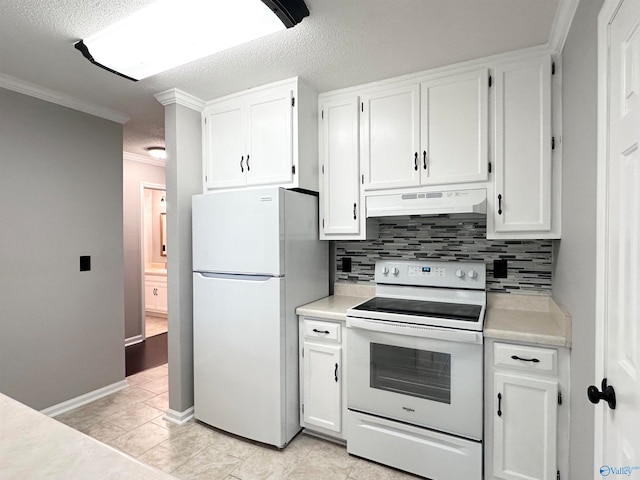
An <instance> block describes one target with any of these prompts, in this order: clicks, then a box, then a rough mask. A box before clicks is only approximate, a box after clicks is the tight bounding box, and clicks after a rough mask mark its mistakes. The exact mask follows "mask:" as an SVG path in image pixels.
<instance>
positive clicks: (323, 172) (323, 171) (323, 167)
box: [322, 165, 324, 175]
mask: <svg viewBox="0 0 640 480" xmlns="http://www.w3.org/2000/svg"><path fill="white" fill-rule="evenodd" d="M322 174H323V175H324V165H322Z"/></svg>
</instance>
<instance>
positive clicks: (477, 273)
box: [375, 260, 487, 290]
mask: <svg viewBox="0 0 640 480" xmlns="http://www.w3.org/2000/svg"><path fill="white" fill-rule="evenodd" d="M375 280H376V283H380V284H392V285H415V286H427V287H452V288H472V289H483V290H484V289H485V287H486V280H487V279H486V265H485V264H484V263H483V262H453V261H443V260H424V261H413V260H382V261H379V262H376V273H375Z"/></svg>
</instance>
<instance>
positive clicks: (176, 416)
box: [162, 407, 193, 425]
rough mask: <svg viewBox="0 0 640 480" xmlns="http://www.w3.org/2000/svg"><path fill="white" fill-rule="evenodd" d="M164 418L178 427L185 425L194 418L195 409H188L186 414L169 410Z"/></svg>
mask: <svg viewBox="0 0 640 480" xmlns="http://www.w3.org/2000/svg"><path fill="white" fill-rule="evenodd" d="M162 418H163V419H164V420H166V421H168V422H173V423H175V424H176V425H184V424H185V423H187V422H188V421H189V420H191V419H192V418H193V407H191V408H188V409H186V410H185V411H184V412H176V411H175V410H171V409H168V410H167V412H166V413H165V414H164V417H162Z"/></svg>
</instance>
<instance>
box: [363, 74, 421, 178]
mask: <svg viewBox="0 0 640 480" xmlns="http://www.w3.org/2000/svg"><path fill="white" fill-rule="evenodd" d="M361 111H362V112H363V118H362V121H363V126H362V167H363V172H364V175H365V179H364V182H365V183H364V188H365V190H380V189H385V188H397V187H412V186H417V185H419V184H420V159H419V158H418V157H419V150H420V86H419V85H417V84H416V85H409V86H407V87H398V88H393V89H389V90H385V91H383V92H379V93H375V94H371V95H366V96H363V97H362V103H361Z"/></svg>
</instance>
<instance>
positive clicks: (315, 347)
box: [300, 317, 346, 440]
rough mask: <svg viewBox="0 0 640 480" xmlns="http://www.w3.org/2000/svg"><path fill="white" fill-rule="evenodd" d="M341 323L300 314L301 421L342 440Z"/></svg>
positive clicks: (344, 405) (342, 376) (342, 363)
mask: <svg viewBox="0 0 640 480" xmlns="http://www.w3.org/2000/svg"><path fill="white" fill-rule="evenodd" d="M342 327H343V325H342V324H341V323H340V322H334V321H329V320H324V319H315V318H309V317H300V365H301V368H300V376H301V378H300V386H301V392H300V400H301V402H300V419H301V420H300V425H301V426H302V427H304V428H306V429H308V430H312V431H315V432H318V433H320V434H323V435H327V436H330V437H335V438H339V439H342V440H344V439H345V438H346V437H345V435H344V429H343V418H344V416H345V409H346V398H345V395H346V391H345V390H346V389H345V388H344V384H343V378H344V376H345V373H346V368H345V362H344V357H345V356H344V354H343V349H344V345H343V341H342V338H343V337H342Z"/></svg>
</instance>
